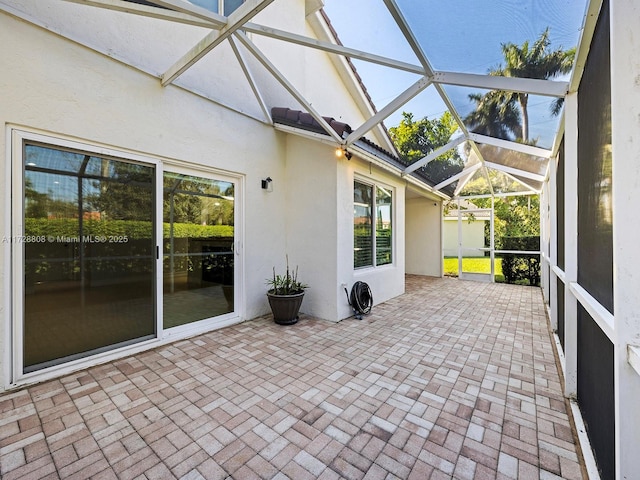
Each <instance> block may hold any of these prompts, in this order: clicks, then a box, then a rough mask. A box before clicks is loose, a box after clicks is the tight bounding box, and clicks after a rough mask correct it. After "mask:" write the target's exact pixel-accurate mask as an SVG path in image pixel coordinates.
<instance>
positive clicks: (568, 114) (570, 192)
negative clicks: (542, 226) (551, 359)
mask: <svg viewBox="0 0 640 480" xmlns="http://www.w3.org/2000/svg"><path fill="white" fill-rule="evenodd" d="M564 108H565V140H564V144H565V156H564V161H565V166H564V171H565V179H564V182H565V183H564V205H565V219H564V239H565V240H564V325H565V328H564V357H565V372H564V382H565V386H564V389H565V390H564V391H565V395H566V396H567V397H574V398H575V397H576V395H577V394H578V301H577V300H576V297H575V296H574V295H573V293H572V292H571V288H570V286H571V284H572V283H575V282H577V281H578V94H577V93H575V92H574V93H570V94H569V95H567V98H566V100H565V104H564Z"/></svg>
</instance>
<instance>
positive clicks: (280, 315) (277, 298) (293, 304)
mask: <svg viewBox="0 0 640 480" xmlns="http://www.w3.org/2000/svg"><path fill="white" fill-rule="evenodd" d="M303 297H304V292H302V293H296V294H294V295H275V294H273V293H271V292H267V298H268V299H269V305H270V306H271V311H272V312H273V320H274V321H275V322H276V323H278V324H280V325H293V324H294V323H296V322H297V321H298V312H299V311H300V305H302V299H303Z"/></svg>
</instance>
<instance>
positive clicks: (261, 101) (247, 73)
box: [229, 36, 273, 125]
mask: <svg viewBox="0 0 640 480" xmlns="http://www.w3.org/2000/svg"><path fill="white" fill-rule="evenodd" d="M229 43H230V44H231V49H232V50H233V53H234V54H235V56H236V58H237V59H238V63H239V64H240V68H242V71H243V72H244V76H245V77H246V79H247V81H248V82H249V86H250V87H251V90H252V91H253V94H254V95H255V97H256V100H257V101H258V103H259V104H260V108H261V109H262V113H263V114H264V116H265V118H266V120H267V123H268V124H270V125H272V124H273V120H272V119H271V113H270V112H269V107H268V106H267V102H265V100H264V98H263V97H262V94H261V93H260V89H259V88H258V84H257V82H256V80H255V78H254V77H253V74H252V73H251V70H250V69H249V65H247V62H246V61H245V59H244V56H243V55H242V52H241V51H240V49H239V48H238V46H237V45H236V41H235V39H234V38H233V36H231V37H229Z"/></svg>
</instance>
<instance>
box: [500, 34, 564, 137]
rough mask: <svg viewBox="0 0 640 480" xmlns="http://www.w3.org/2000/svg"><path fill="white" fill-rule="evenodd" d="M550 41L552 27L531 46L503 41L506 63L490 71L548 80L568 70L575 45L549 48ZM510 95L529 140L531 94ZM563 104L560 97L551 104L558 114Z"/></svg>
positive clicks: (503, 74) (507, 75)
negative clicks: (564, 47)
mask: <svg viewBox="0 0 640 480" xmlns="http://www.w3.org/2000/svg"><path fill="white" fill-rule="evenodd" d="M550 44H551V42H550V41H549V27H547V28H546V30H545V31H544V32H542V34H540V37H539V38H538V39H537V40H536V41H535V42H534V43H533V45H532V46H531V47H530V46H529V41H528V40H527V41H525V42H524V43H523V44H522V45H521V46H519V45H515V44H513V43H511V42H509V43H504V44H502V54H503V55H504V59H505V66H504V67H503V66H502V65H500V66H499V67H498V68H497V69H495V70H492V71H490V72H489V75H496V76H503V77H521V78H535V79H541V80H548V79H551V78H555V77H557V76H558V75H561V74H565V73H569V72H570V71H571V67H572V66H573V59H574V57H575V48H572V49H570V50H562V48H561V47H560V48H558V49H556V50H553V51H549V45H550ZM509 96H510V101H517V102H518V104H519V105H520V113H521V115H522V117H521V120H522V140H523V141H524V142H526V141H527V140H528V138H529V113H528V111H527V104H528V101H529V94H527V93H521V92H512V93H510V94H509ZM561 106H562V102H561V101H556V102H554V104H553V105H552V107H551V109H552V113H553V114H554V115H557V114H558V113H559V112H560V108H561Z"/></svg>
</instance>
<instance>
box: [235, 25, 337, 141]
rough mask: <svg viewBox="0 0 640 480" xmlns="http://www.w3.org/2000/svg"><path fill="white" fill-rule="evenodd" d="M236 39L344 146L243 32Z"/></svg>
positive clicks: (333, 131) (324, 121)
mask: <svg viewBox="0 0 640 480" xmlns="http://www.w3.org/2000/svg"><path fill="white" fill-rule="evenodd" d="M234 37H235V38H237V39H238V40H240V42H241V43H242V44H243V45H244V46H245V47H246V48H247V50H249V52H251V54H252V55H253V56H254V57H256V59H257V60H258V61H259V62H260V63H261V64H262V66H264V68H266V69H267V70H268V71H269V73H271V75H273V77H274V78H275V79H276V80H277V81H278V82H279V83H280V84H281V85H282V86H283V87H284V88H285V90H287V91H288V92H289V93H290V94H291V95H292V96H293V97H294V98H295V99H296V100H297V101H298V102H299V103H300V105H302V106H303V108H304V109H305V110H306V111H307V112H308V113H309V114H310V115H311V116H312V117H313V118H314V119H315V121H316V122H318V123H319V124H320V126H321V127H322V128H323V130H324V131H325V132H327V133H328V134H329V135H330V136H331V137H332V138H333V139H334V140H335V141H336V142H337V143H338V144H342V137H341V136H340V135H338V132H336V131H335V130H334V129H333V128H332V127H331V125H329V124H328V123H327V121H326V120H325V119H324V118H322V115H320V114H319V113H318V112H317V111H316V110H315V109H314V108H313V107H312V106H311V104H310V103H309V102H308V101H307V100H306V99H305V98H304V96H303V95H302V94H301V93H300V92H299V91H298V90H297V89H296V88H295V87H294V86H293V84H292V83H291V82H289V80H287V79H286V78H285V77H284V75H283V74H282V73H281V72H280V71H279V70H278V69H277V68H276V66H275V65H273V63H271V61H270V60H269V59H268V58H267V57H266V56H265V55H264V53H262V52H261V51H260V49H259V48H258V47H257V46H256V45H255V44H254V43H253V42H252V41H251V40H249V38H248V37H247V36H246V35H245V34H244V33H242V32H235V33H234Z"/></svg>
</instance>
